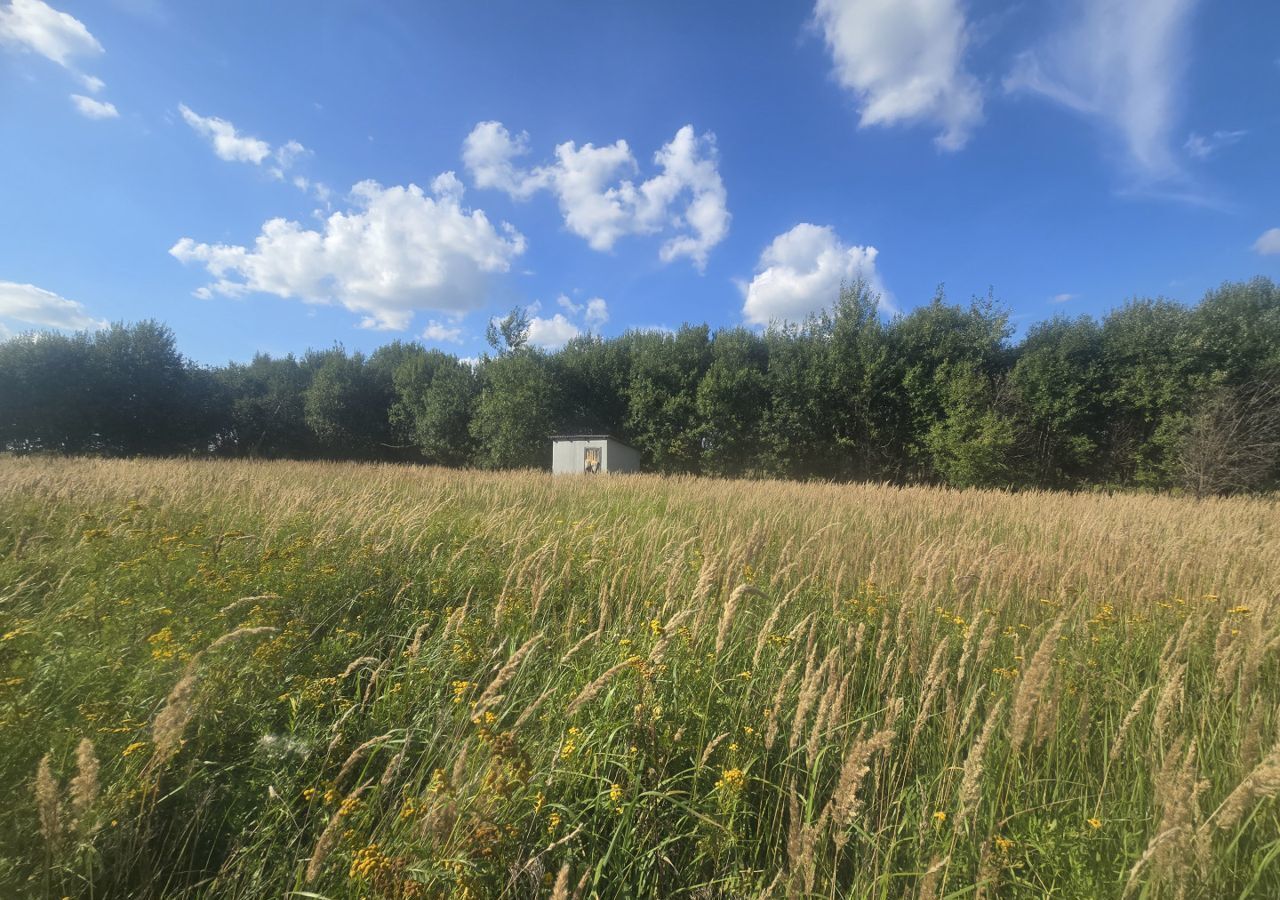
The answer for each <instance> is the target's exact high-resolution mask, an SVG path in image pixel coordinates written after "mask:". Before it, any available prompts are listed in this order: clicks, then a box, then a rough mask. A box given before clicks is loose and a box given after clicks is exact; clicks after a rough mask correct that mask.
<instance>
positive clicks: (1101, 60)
mask: <svg viewBox="0 0 1280 900" xmlns="http://www.w3.org/2000/svg"><path fill="white" fill-rule="evenodd" d="M1196 2H1197V0H1127V2H1124V3H1116V2H1114V0H1075V2H1074V3H1073V4H1072V12H1071V19H1070V21H1069V22H1068V23H1067V24H1065V25H1064V26H1063V27H1062V28H1061V30H1060V31H1059V32H1058V33H1056V34H1054V35H1053V36H1051V37H1050V39H1049V40H1047V41H1046V42H1045V43H1044V44H1043V45H1042V46H1040V47H1038V48H1037V49H1034V50H1031V51H1028V52H1026V53H1023V54H1022V55H1021V56H1020V57H1019V58H1018V62H1017V64H1016V66H1015V68H1014V70H1013V72H1012V73H1011V74H1010V75H1009V77H1008V78H1006V79H1005V89H1006V90H1009V91H1025V92H1029V93H1036V94H1040V95H1042V96H1044V97H1047V98H1048V99H1050V100H1053V101H1054V102H1056V103H1059V104H1061V105H1063V106H1065V107H1067V108H1068V109H1071V110H1073V111H1075V112H1077V113H1079V114H1081V115H1083V116H1086V117H1088V118H1092V119H1094V120H1096V121H1097V122H1098V123H1099V124H1100V125H1101V126H1102V127H1103V128H1104V129H1105V130H1107V131H1108V132H1110V133H1111V134H1112V135H1114V136H1115V137H1116V138H1117V139H1118V140H1119V142H1120V143H1121V145H1122V146H1123V148H1124V153H1125V156H1126V157H1127V159H1128V163H1129V166H1130V167H1131V168H1132V170H1133V174H1134V175H1135V176H1137V177H1138V178H1139V179H1140V180H1141V181H1145V182H1152V181H1162V180H1168V179H1176V178H1178V177H1179V176H1181V174H1182V173H1181V170H1180V167H1179V164H1178V160H1177V158H1176V156H1175V154H1174V151H1173V148H1172V141H1171V134H1172V130H1173V126H1174V123H1175V120H1176V118H1177V116H1178V112H1179V105H1180V100H1181V97H1180V94H1181V91H1180V86H1181V81H1182V72H1183V69H1184V68H1185V65H1186V61H1187V59H1188V58H1189V56H1188V53H1187V52H1186V47H1187V44H1188V40H1189V37H1190V26H1191V13H1192V11H1193V10H1194V7H1195V5H1196Z"/></svg>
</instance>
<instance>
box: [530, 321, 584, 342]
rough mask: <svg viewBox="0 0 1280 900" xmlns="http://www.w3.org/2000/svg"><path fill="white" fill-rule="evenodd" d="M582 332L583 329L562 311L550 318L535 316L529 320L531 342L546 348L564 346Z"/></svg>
mask: <svg viewBox="0 0 1280 900" xmlns="http://www.w3.org/2000/svg"><path fill="white" fill-rule="evenodd" d="M580 334H582V330H581V329H580V328H578V326H577V325H574V324H573V323H572V322H570V321H569V320H568V319H566V318H565V317H564V316H563V315H562V314H561V313H556V314H555V315H554V316H552V317H551V318H549V319H544V318H541V317H539V316H534V317H533V318H532V319H530V320H529V343H530V344H532V345H533V346H535V347H541V348H542V349H544V350H555V349H556V348H558V347H563V346H564V345H565V344H566V343H567V342H568V341H570V340H571V339H573V338H576V337H577V336H578V335H580Z"/></svg>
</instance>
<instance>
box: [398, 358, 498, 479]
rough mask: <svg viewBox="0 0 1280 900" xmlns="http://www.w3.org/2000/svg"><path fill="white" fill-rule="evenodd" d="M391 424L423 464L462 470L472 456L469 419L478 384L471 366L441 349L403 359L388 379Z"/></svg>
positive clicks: (472, 413)
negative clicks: (391, 394)
mask: <svg viewBox="0 0 1280 900" xmlns="http://www.w3.org/2000/svg"><path fill="white" fill-rule="evenodd" d="M392 383H393V385H394V387H395V396H396V399H395V401H394V402H393V403H392V406H391V412H390V417H391V423H392V425H393V426H394V427H396V429H397V433H398V434H400V435H402V436H403V437H405V438H407V439H408V440H410V441H412V442H413V444H414V445H415V446H416V447H417V448H418V450H419V451H420V452H421V453H422V456H423V458H424V459H425V460H426V461H427V462H431V463H436V464H438V465H445V466H460V465H465V464H466V463H468V462H470V461H471V459H472V456H473V454H474V441H473V440H472V437H471V419H472V416H473V415H474V412H475V404H476V398H477V396H478V395H479V389H480V385H479V381H478V379H477V377H476V373H475V371H474V370H473V369H472V368H471V366H469V365H467V364H466V363H464V362H461V361H460V360H458V358H457V357H455V356H451V355H449V354H447V353H442V352H440V351H439V350H423V351H422V352H421V353H417V354H411V355H406V356H405V357H404V358H402V359H401V360H400V362H399V364H398V365H397V366H396V369H395V371H394V373H393V374H392Z"/></svg>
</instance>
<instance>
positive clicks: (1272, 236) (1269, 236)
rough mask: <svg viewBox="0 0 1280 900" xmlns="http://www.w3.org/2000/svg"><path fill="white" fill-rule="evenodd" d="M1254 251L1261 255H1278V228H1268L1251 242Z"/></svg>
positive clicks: (1279, 235) (1279, 247) (1279, 236)
mask: <svg viewBox="0 0 1280 900" xmlns="http://www.w3.org/2000/svg"><path fill="white" fill-rule="evenodd" d="M1253 249H1254V252H1256V253H1258V254H1260V255H1262V256H1280V228H1270V229H1268V230H1266V231H1264V232H1263V233H1262V236H1261V237H1259V238H1258V239H1257V240H1256V241H1254V242H1253Z"/></svg>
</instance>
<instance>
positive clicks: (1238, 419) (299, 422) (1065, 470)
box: [0, 278, 1280, 494]
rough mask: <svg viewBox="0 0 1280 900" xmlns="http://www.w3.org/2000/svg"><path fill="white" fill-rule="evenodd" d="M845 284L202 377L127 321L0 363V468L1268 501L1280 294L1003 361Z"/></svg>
mask: <svg viewBox="0 0 1280 900" xmlns="http://www.w3.org/2000/svg"><path fill="white" fill-rule="evenodd" d="M878 299H879V298H878V297H876V296H875V295H874V293H873V292H872V291H871V290H870V289H869V288H868V287H867V285H866V284H863V283H853V284H849V285H846V286H844V287H843V288H842V289H841V291H840V294H839V296H838V297H834V298H832V300H833V302H832V305H831V307H830V308H829V309H828V310H825V311H823V312H822V313H819V314H817V315H814V316H811V317H809V318H808V319H807V320H806V321H804V322H800V323H790V324H776V325H773V326H771V327H769V328H767V329H765V330H763V331H757V330H752V329H747V328H742V327H734V328H723V329H720V330H717V331H712V330H711V329H710V328H708V327H707V326H706V325H684V326H682V327H681V328H680V329H678V330H676V331H673V332H667V331H630V332H627V333H625V334H622V335H620V336H618V337H614V338H608V339H606V338H601V337H598V336H595V335H585V336H582V337H578V338H575V339H573V340H571V341H570V342H569V343H568V344H567V345H566V346H565V347H564V348H563V349H562V350H560V351H558V352H554V353H549V352H545V351H543V350H540V349H538V348H537V347H535V346H533V345H531V344H530V343H529V342H528V335H529V318H528V315H527V313H526V312H525V311H524V310H521V309H519V308H517V309H514V310H512V312H511V313H510V314H509V315H508V316H506V317H505V318H504V319H502V320H500V321H495V322H494V323H493V324H491V326H490V328H489V333H488V339H489V342H490V345H491V346H492V348H493V355H486V356H482V357H481V358H480V359H479V360H477V361H465V360H460V359H458V358H456V357H455V356H452V355H449V354H447V353H443V352H441V351H439V350H431V349H427V348H425V347H423V346H421V345H419V344H416V343H405V342H400V341H397V342H394V343H392V344H388V345H386V346H384V347H382V348H380V349H379V350H378V351H377V352H375V353H373V354H371V355H369V356H365V355H364V354H361V353H348V352H347V351H346V350H345V349H344V348H343V347H341V346H335V347H333V348H330V349H327V350H320V351H314V350H313V351H308V352H306V353H305V354H304V355H303V356H302V357H300V358H297V357H294V356H285V357H271V356H267V355H265V354H259V355H258V356H255V357H254V359H253V360H252V361H251V362H249V363H230V364H228V365H226V366H221V367H203V366H198V365H195V364H194V363H192V362H191V361H189V360H187V359H185V358H184V357H183V356H182V355H181V354H180V353H179V352H178V350H177V347H176V344H175V340H174V336H173V333H172V332H171V331H170V330H169V329H168V328H166V327H165V326H163V325H161V324H159V323H157V322H154V321H145V322H139V323H136V324H132V325H125V324H117V325H113V326H111V327H110V328H108V329H105V330H102V331H96V332H84V333H79V334H73V335H66V334H60V333H51V332H42V333H28V334H23V335H18V336H16V337H13V338H11V339H9V340H8V341H5V342H3V343H0V448H3V449H4V450H7V451H8V452H13V453H32V452H53V453H67V454H71V453H96V454H103V455H110V456H135V455H176V454H184V455H191V454H198V455H210V456H247V457H262V458H286V457H287V458H298V459H315V458H324V459H365V460H389V461H390V460H398V461H413V462H425V463H432V464H437V465H448V466H482V467H487V468H506V467H526V466H532V467H544V468H545V467H546V466H547V465H548V464H549V462H550V446H549V436H550V435H551V434H553V433H555V432H557V431H606V432H610V433H613V434H616V435H617V436H618V437H619V438H621V439H622V440H624V441H626V442H628V443H630V444H631V445H633V446H634V447H635V448H636V449H637V450H639V451H640V453H641V456H642V459H643V463H644V466H645V468H646V469H648V470H650V471H656V472H669V473H700V474H707V475H717V476H736V477H783V478H823V479H831V480H853V479H866V480H877V481H887V482H892V483H899V484H906V483H941V484H949V485H954V486H957V487H965V486H995V487H1010V488H1017V487H1043V488H1083V487H1089V486H1104V487H1135V488H1149V489H1167V488H1183V489H1186V490H1188V491H1192V492H1195V493H1197V494H1205V493H1222V492H1232V491H1242V490H1268V489H1273V488H1275V487H1277V486H1278V485H1280V413H1277V412H1276V409H1275V408H1276V398H1277V397H1280V287H1278V286H1277V285H1276V284H1275V283H1274V282H1273V281H1271V280H1269V279H1266V278H1257V279H1254V280H1252V281H1249V282H1235V283H1227V284H1224V285H1222V286H1221V287H1219V288H1217V289H1215V290H1212V291H1210V292H1208V293H1207V294H1206V295H1205V296H1204V298H1203V299H1202V300H1201V301H1200V302H1199V303H1198V304H1196V305H1194V306H1188V305H1184V304H1181V303H1177V302H1174V301H1170V300H1166V299H1162V298H1155V299H1133V300H1130V301H1128V302H1126V303H1125V304H1123V305H1122V306H1120V307H1118V308H1116V309H1114V310H1112V311H1111V312H1109V313H1108V314H1106V315H1105V316H1103V317H1102V318H1101V320H1096V319H1094V318H1091V317H1089V316H1080V317H1077V318H1068V317H1061V316H1060V317H1057V318H1054V319H1051V320H1049V321H1045V322H1040V323H1038V324H1035V325H1032V326H1031V327H1029V328H1028V329H1027V330H1026V331H1025V333H1024V334H1023V335H1022V336H1021V337H1020V338H1018V339H1017V340H1014V339H1013V332H1012V329H1011V327H1010V319H1009V315H1008V313H1007V312H1006V311H1005V310H1003V309H1002V308H1001V307H1000V306H999V304H997V303H996V302H995V300H994V299H993V298H992V297H990V296H988V297H984V298H975V299H974V300H972V301H970V302H969V303H967V304H957V303H952V302H949V301H948V300H947V298H946V297H945V295H944V293H943V291H942V290H941V289H939V291H938V293H937V294H936V296H935V297H934V298H933V299H932V300H931V302H929V303H927V304H925V305H923V306H920V307H918V308H916V309H914V310H912V311H911V312H909V313H907V314H905V315H898V316H895V317H893V318H891V319H885V318H884V317H882V316H881V314H880V312H879V307H878Z"/></svg>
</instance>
